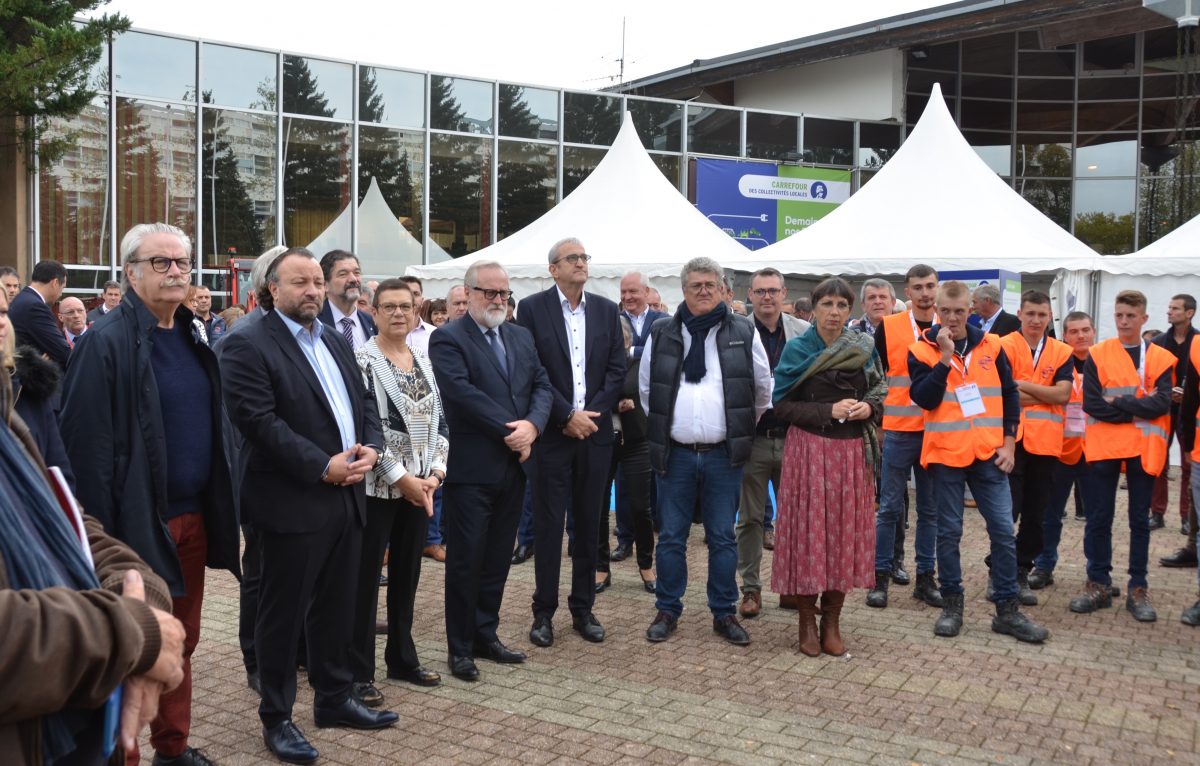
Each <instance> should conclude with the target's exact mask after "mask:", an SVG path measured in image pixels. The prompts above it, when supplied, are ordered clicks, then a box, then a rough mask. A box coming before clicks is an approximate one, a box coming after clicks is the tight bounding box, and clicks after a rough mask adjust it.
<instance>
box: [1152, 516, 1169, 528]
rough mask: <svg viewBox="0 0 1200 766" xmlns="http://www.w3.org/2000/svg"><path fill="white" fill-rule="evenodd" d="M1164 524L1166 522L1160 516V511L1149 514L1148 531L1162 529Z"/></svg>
mask: <svg viewBox="0 0 1200 766" xmlns="http://www.w3.org/2000/svg"><path fill="white" fill-rule="evenodd" d="M1166 525H1167V523H1166V522H1165V521H1163V517H1162V514H1161V513H1152V514H1150V531H1151V532H1153V531H1154V530H1156V529H1162V528H1163V527H1165V526H1166Z"/></svg>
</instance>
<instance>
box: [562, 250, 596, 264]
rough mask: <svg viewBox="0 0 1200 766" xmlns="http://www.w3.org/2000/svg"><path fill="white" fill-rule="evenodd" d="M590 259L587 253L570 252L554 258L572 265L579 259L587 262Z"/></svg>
mask: <svg viewBox="0 0 1200 766" xmlns="http://www.w3.org/2000/svg"><path fill="white" fill-rule="evenodd" d="M590 260H592V256H590V255H588V254H587V253H572V254H571V255H564V256H563V257H562V258H555V259H554V262H555V263H562V262H563V261H566V262H567V263H569V264H571V265H572V266H575V265H576V264H578V263H579V262H580V261H583V262H584V263H587V262H588V261H590Z"/></svg>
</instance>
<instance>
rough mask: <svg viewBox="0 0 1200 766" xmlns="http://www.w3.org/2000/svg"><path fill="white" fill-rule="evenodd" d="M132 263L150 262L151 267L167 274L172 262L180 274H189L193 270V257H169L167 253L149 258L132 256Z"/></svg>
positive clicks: (130, 260)
mask: <svg viewBox="0 0 1200 766" xmlns="http://www.w3.org/2000/svg"><path fill="white" fill-rule="evenodd" d="M129 262H130V263H148V264H150V268H152V269H154V270H155V271H157V272H158V273H159V274H166V273H167V272H168V271H170V270H171V264H172V263H173V264H175V266H176V268H178V269H179V273H180V274H187V273H188V272H189V271H191V270H192V259H191V258H168V257H166V256H165V255H152V256H150V257H149V258H130V259H129Z"/></svg>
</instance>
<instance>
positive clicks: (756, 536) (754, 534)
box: [734, 267, 810, 617]
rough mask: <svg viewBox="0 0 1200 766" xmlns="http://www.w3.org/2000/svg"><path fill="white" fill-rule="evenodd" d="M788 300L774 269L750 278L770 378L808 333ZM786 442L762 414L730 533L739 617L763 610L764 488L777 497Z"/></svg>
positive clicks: (782, 427) (769, 415) (777, 423)
mask: <svg viewBox="0 0 1200 766" xmlns="http://www.w3.org/2000/svg"><path fill="white" fill-rule="evenodd" d="M786 299H787V285H785V284H784V282H783V274H780V273H779V271H777V270H776V269H772V268H770V267H767V268H765V269H759V270H758V271H756V272H754V275H753V276H752V277H750V305H751V306H753V307H754V312H753V314H754V327H755V329H756V330H757V331H758V337H759V338H761V339H762V342H763V347H764V348H766V350H767V359H768V360H769V361H770V363H771V372H774V371H775V365H776V364H778V363H779V357H780V355H781V354H783V347H784V346H785V345H787V342H788V341H789V340H791V339H792V338H795V337H797V336H800V335H803V334H804V333H806V332H808V328H809V327H810V325H809V323H808V322H805V321H804V320H803V319H797V318H796V317H794V316H789V315H787V314H785V313H783V302H784V301H785V300H786ZM785 436H787V423H785V422H783V421H782V420H780V419H779V418H777V417H775V411H774V410H773V409H772V410H767V411H766V412H764V413H763V416H762V418H760V419H759V421H758V426H757V427H756V428H755V431H754V445H753V447H752V448H751V450H750V459H749V460H747V461H746V467H745V469H744V471H743V473H742V494H741V499H740V501H739V504H738V516H737V526H736V527H735V528H734V529H735V533H736V535H737V552H738V572H739V573H741V576H742V605H741V607H739V609H738V611H739V613H740V614H741V615H742V616H743V617H757V616H758V613H759V611H760V610H761V609H762V582H761V581H760V580H759V575H758V573H759V568H760V567H761V566H762V552H763V516H764V515H765V511H766V503H767V482H768V481H773V482H774V483H775V489H776V491H778V490H779V473H780V469H781V467H782V465H783V441H784V437H785Z"/></svg>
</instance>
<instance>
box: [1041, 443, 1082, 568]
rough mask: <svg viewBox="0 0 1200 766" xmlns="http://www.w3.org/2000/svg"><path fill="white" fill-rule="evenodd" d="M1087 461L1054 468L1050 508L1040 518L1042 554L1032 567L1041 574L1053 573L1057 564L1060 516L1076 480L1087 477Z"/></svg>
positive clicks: (1065, 507)
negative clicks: (1040, 571)
mask: <svg viewBox="0 0 1200 766" xmlns="http://www.w3.org/2000/svg"><path fill="white" fill-rule="evenodd" d="M1087 467H1088V465H1087V461H1086V460H1084V459H1083V458H1079V462H1078V463H1076V464H1075V465H1067V464H1066V463H1063V462H1061V461H1060V462H1059V464H1058V465H1056V466H1054V478H1053V480H1052V481H1051V483H1050V506H1049V507H1048V508H1047V509H1046V515H1045V516H1044V517H1043V518H1042V552H1041V553H1039V554H1038V557H1037V558H1036V559H1034V561H1033V565H1034V567H1036V568H1037V569H1040V570H1042V571H1043V572H1053V571H1054V567H1055V566H1056V565H1057V564H1058V544H1059V542H1060V541H1061V540H1062V528H1063V523H1062V515H1063V512H1064V511H1066V510H1067V499H1068V498H1069V497H1070V496H1071V488H1072V487H1074V486H1075V482H1076V480H1078V479H1080V478H1085V477H1086V476H1087Z"/></svg>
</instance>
